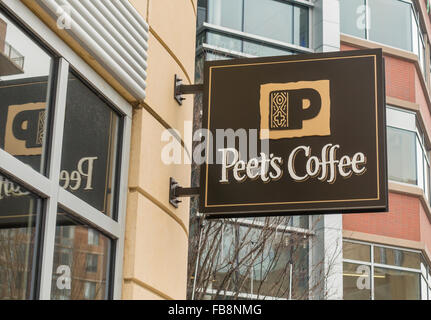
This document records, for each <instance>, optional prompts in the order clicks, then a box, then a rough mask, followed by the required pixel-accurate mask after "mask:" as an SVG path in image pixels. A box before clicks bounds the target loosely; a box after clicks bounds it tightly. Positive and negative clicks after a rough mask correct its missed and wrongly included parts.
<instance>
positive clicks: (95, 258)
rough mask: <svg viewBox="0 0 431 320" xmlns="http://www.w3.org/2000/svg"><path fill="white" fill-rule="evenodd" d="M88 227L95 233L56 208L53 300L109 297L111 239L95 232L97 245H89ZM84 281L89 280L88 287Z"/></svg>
mask: <svg viewBox="0 0 431 320" xmlns="http://www.w3.org/2000/svg"><path fill="white" fill-rule="evenodd" d="M90 230H91V232H98V231H96V230H94V229H91V228H90V227H89V226H87V225H85V224H82V223H80V222H78V221H77V220H75V219H73V218H71V217H70V216H68V215H67V214H65V213H64V211H63V210H61V209H59V213H58V217H57V229H56V235H55V238H56V242H55V249H54V257H57V258H56V259H54V268H53V277H52V288H51V298H52V299H55V300H64V299H67V300H69V299H70V300H81V299H98V300H100V299H106V298H107V297H108V289H109V283H108V279H109V278H110V276H109V274H110V272H111V271H110V270H111V268H110V263H109V262H110V260H111V257H110V256H111V252H112V251H111V240H110V239H109V238H108V237H106V236H105V235H103V234H102V233H101V232H98V237H99V244H98V245H96V246H95V245H90V244H88V233H89V231H90ZM66 256H68V257H67V258H66ZM60 259H61V260H60ZM87 282H89V283H91V286H92V288H91V290H90V289H89V288H88V285H87V284H86V283H87ZM93 287H94V288H93ZM89 290H90V291H89ZM90 293H91V294H90ZM87 294H88V295H87Z"/></svg>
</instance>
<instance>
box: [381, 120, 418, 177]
mask: <svg viewBox="0 0 431 320" xmlns="http://www.w3.org/2000/svg"><path fill="white" fill-rule="evenodd" d="M387 133H388V137H387V143H388V146H387V148H388V173H389V179H390V180H394V181H399V182H405V183H410V184H416V183H417V179H416V143H415V133H414V132H410V131H406V130H401V129H397V128H392V127H388V130H387Z"/></svg>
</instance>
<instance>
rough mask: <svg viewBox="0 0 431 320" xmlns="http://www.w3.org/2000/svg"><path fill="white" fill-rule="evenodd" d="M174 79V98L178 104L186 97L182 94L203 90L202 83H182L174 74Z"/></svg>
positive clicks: (181, 103)
mask: <svg viewBox="0 0 431 320" xmlns="http://www.w3.org/2000/svg"><path fill="white" fill-rule="evenodd" d="M174 81H175V82H174V98H175V100H176V101H177V102H178V104H179V105H180V106H181V105H183V101H184V100H186V98H184V97H183V95H184V94H197V93H201V92H203V91H204V85H203V84H191V85H185V84H182V82H183V80H182V79H180V78H179V77H178V76H177V75H175V79H174Z"/></svg>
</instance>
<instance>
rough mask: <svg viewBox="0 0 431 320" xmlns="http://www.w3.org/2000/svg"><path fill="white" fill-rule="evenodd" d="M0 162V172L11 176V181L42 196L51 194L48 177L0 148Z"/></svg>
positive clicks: (45, 196)
mask: <svg viewBox="0 0 431 320" xmlns="http://www.w3.org/2000/svg"><path fill="white" fill-rule="evenodd" d="M0 163H1V170H0V172H1V173H3V174H5V175H7V176H8V177H9V178H11V179H12V180H13V182H16V183H18V184H20V185H22V186H23V187H24V188H26V189H27V190H29V191H32V192H33V193H35V194H36V195H38V196H41V197H42V198H47V197H50V196H51V193H52V187H51V183H50V181H49V179H48V178H46V177H44V176H43V175H41V174H40V173H39V172H37V171H36V170H34V169H33V168H32V167H30V166H29V165H27V164H25V163H23V162H21V161H20V160H18V159H17V158H15V157H14V156H12V155H11V154H9V153H7V152H6V151H4V150H2V149H0Z"/></svg>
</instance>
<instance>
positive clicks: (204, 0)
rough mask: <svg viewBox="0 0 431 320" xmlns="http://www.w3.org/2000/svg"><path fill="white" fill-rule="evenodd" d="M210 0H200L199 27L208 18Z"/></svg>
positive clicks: (198, 10)
mask: <svg viewBox="0 0 431 320" xmlns="http://www.w3.org/2000/svg"><path fill="white" fill-rule="evenodd" d="M207 6H208V0H199V1H198V9H197V27H200V26H201V25H202V24H203V23H204V22H205V21H206V20H207Z"/></svg>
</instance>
